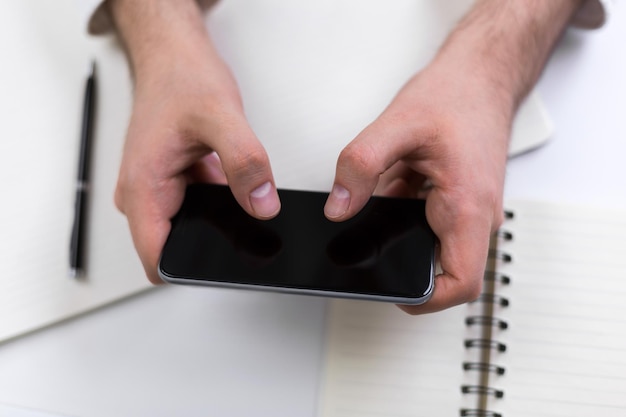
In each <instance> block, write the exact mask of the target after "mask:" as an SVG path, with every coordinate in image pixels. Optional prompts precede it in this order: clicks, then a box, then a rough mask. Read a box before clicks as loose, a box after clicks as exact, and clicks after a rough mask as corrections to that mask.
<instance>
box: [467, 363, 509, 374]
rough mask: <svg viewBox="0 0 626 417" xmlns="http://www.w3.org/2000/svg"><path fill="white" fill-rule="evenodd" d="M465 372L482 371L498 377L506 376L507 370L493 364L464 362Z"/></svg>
mask: <svg viewBox="0 0 626 417" xmlns="http://www.w3.org/2000/svg"><path fill="white" fill-rule="evenodd" d="M463 370H464V371H482V372H493V373H494V374H497V375H504V374H505V372H506V369H505V368H504V367H503V366H499V365H494V364H491V363H485V362H463Z"/></svg>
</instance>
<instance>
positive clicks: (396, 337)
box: [319, 201, 626, 417]
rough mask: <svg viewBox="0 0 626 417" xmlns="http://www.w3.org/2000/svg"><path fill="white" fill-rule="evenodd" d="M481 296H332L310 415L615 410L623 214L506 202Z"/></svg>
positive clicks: (623, 392) (624, 387) (624, 360)
mask: <svg viewBox="0 0 626 417" xmlns="http://www.w3.org/2000/svg"><path fill="white" fill-rule="evenodd" d="M508 207H510V211H508V214H509V215H508V216H507V219H506V221H505V223H504V225H503V226H502V228H501V230H500V231H499V232H498V233H497V235H496V236H494V239H493V243H492V252H491V256H490V259H489V261H488V265H487V271H486V273H485V283H484V289H483V293H482V295H481V296H480V297H479V299H478V300H477V301H475V302H472V303H469V304H466V305H462V306H458V307H455V308H452V309H449V310H446V311H443V312H440V313H435V314H431V315H426V316H415V317H412V316H408V315H406V314H404V313H402V312H401V311H400V310H399V309H397V308H396V307H395V306H393V305H387V304H378V303H368V302H353V301H345V300H339V301H333V302H332V304H331V306H330V312H329V330H328V331H329V334H328V342H327V343H328V345H327V359H326V363H325V369H324V371H323V384H322V391H321V397H320V404H319V415H320V416H324V417H348V416H350V417H353V416H364V415H367V416H387V417H396V416H398V417H399V416H479V417H511V416H527V415H532V416H539V417H566V416H567V417H583V416H584V417H588V416H595V415H602V416H604V417H617V416H624V415H626V303H625V302H624V300H625V299H626V257H625V256H624V255H625V254H626V252H624V249H625V248H626V245H625V244H624V236H626V212H623V211H621V212H619V211H610V210H605V209H602V210H601V209H597V208H590V207H573V206H569V205H558V204H552V203H538V202H525V201H515V202H509V204H508Z"/></svg>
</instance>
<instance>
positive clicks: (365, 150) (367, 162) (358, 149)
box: [338, 143, 384, 177]
mask: <svg viewBox="0 0 626 417" xmlns="http://www.w3.org/2000/svg"><path fill="white" fill-rule="evenodd" d="M338 165H339V166H340V167H341V168H342V169H344V170H345V171H346V172H347V173H349V174H351V175H354V176H357V177H364V176H365V177H368V176H372V175H379V174H382V172H383V171H384V169H383V168H382V167H381V162H380V157H379V155H378V154H377V153H376V152H375V151H374V150H373V149H372V148H371V147H369V146H365V145H361V144H358V143H350V144H349V145H348V146H346V147H345V148H344V149H343V150H342V151H341V153H340V154H339V159H338Z"/></svg>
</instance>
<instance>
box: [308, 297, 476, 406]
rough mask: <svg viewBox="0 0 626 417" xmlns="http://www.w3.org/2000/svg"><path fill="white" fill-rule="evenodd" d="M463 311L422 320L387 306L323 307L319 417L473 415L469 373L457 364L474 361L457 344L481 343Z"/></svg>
mask: <svg viewBox="0 0 626 417" xmlns="http://www.w3.org/2000/svg"><path fill="white" fill-rule="evenodd" d="M480 309H481V306H480V305H479V304H469V305H464V306H459V307H455V308H452V309H448V310H446V311H443V312H441V313H436V314H430V315H425V316H409V315H408V314H406V313H404V312H402V311H401V310H400V309H399V308H397V307H396V306H394V305H391V304H383V303H375V302H366V301H346V300H336V301H333V302H332V303H331V304H330V311H329V321H328V326H329V329H328V339H327V349H326V362H325V369H324V374H323V375H324V379H323V383H322V386H321V389H322V391H321V396H320V405H319V412H318V415H319V416H324V417H357V416H364V415H376V416H378V415H380V416H387V417H400V416H402V417H404V416H413V415H423V416H442V417H443V416H446V417H449V416H456V415H459V410H460V409H461V408H469V409H475V408H476V407H477V402H476V398H475V396H474V395H464V394H462V393H461V386H462V385H464V384H472V385H473V384H476V382H477V379H478V376H477V373H476V372H472V371H466V372H465V371H463V362H464V361H470V362H476V361H478V360H479V354H480V352H479V351H478V350H479V349H471V348H470V349H468V348H465V346H464V341H465V340H466V339H469V338H477V337H480V329H478V328H476V327H473V326H469V327H468V326H466V325H465V317H466V316H467V315H469V314H472V313H473V314H476V313H478V312H479V311H480Z"/></svg>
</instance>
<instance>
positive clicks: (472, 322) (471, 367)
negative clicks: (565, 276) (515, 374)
mask: <svg viewBox="0 0 626 417" xmlns="http://www.w3.org/2000/svg"><path fill="white" fill-rule="evenodd" d="M514 217H515V215H514V213H513V212H512V211H505V212H504V218H505V220H511V219H513V218H514ZM495 237H496V238H497V239H499V240H502V241H511V240H513V233H512V232H511V231H509V230H505V229H502V228H501V229H500V230H498V232H497V233H496V235H495ZM489 257H490V258H491V259H495V260H497V261H500V262H504V263H509V262H512V261H513V256H512V255H511V254H510V253H506V252H504V251H501V250H498V249H491V250H490V251H489ZM484 280H485V281H490V282H493V283H499V284H501V285H509V284H510V283H511V278H510V277H509V276H508V275H505V274H502V273H499V272H496V271H490V270H487V271H485V275H484ZM492 288H493V284H492ZM474 302H478V303H490V304H492V305H494V306H499V307H508V306H509V305H510V302H509V299H508V298H506V297H503V296H501V295H499V294H495V293H493V290H492V292H485V293H483V294H481V295H480V296H479V297H478V298H477V299H476V300H474ZM492 312H493V309H492V308H491V307H490V308H489V309H488V310H486V313H487V314H486V315H473V316H469V317H467V318H466V319H465V324H466V325H467V326H493V327H495V328H498V329H500V330H506V329H507V328H508V327H509V324H508V323H507V322H506V321H505V320H502V319H500V318H498V317H494V316H493V315H492ZM486 335H487V336H488V338H475V339H466V340H465V341H464V343H465V347H466V348H467V349H473V348H476V349H493V350H496V351H498V352H505V351H506V344H504V343H502V342H500V341H498V340H494V339H492V338H491V336H490V335H491V332H488V333H486ZM463 370H464V371H466V372H468V371H479V372H484V373H493V374H495V375H504V373H505V372H506V371H505V368H504V367H502V366H499V365H496V364H492V363H486V362H464V363H463ZM461 392H462V393H463V394H477V395H481V396H492V397H494V398H502V397H504V391H503V390H501V389H497V388H494V387H491V386H486V385H480V384H477V385H462V386H461ZM459 413H460V416H461V417H503V416H502V414H501V413H498V412H495V411H492V410H487V409H483V408H475V409H469V408H462V409H461V410H460V411H459Z"/></svg>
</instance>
